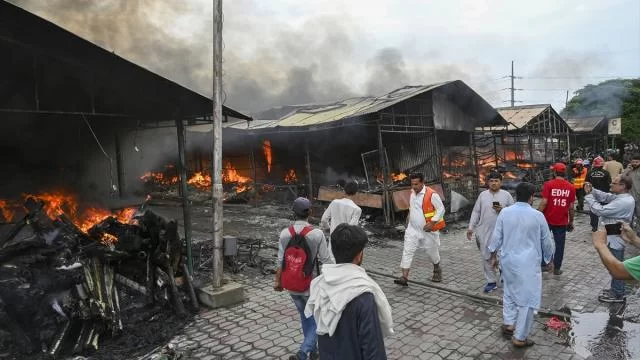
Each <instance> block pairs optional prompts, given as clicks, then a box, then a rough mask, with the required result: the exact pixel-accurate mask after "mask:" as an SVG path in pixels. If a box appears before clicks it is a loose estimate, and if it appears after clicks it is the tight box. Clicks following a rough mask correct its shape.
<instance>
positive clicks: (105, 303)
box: [0, 198, 198, 358]
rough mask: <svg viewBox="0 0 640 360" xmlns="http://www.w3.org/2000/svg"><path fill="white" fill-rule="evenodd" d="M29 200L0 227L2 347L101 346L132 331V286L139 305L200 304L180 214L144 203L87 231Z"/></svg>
mask: <svg viewBox="0 0 640 360" xmlns="http://www.w3.org/2000/svg"><path fill="white" fill-rule="evenodd" d="M24 207H25V209H26V215H25V216H24V217H23V218H22V219H21V220H19V221H18V222H16V223H14V224H12V225H10V226H5V227H4V228H3V229H2V230H3V231H1V232H0V348H2V349H14V350H15V352H17V353H23V354H33V353H36V352H43V353H45V354H46V355H48V357H50V358H60V357H61V356H62V355H63V354H88V353H92V352H95V351H97V350H98V349H99V346H100V343H101V341H102V340H103V339H105V338H114V337H117V336H119V335H122V334H126V333H127V328H126V327H125V326H124V325H123V323H124V324H127V321H123V315H122V314H123V310H122V308H123V297H127V298H130V296H129V295H128V292H127V291H130V292H135V293H137V294H140V295H141V298H142V299H143V300H142V305H141V306H140V307H142V306H145V305H163V304H167V306H168V307H169V308H171V310H172V311H173V312H174V313H175V314H177V315H178V316H182V317H184V315H186V310H185V306H184V304H183V299H185V298H186V299H188V301H189V303H190V304H191V307H192V308H194V309H197V307H198V303H197V299H196V297H195V292H194V290H193V286H192V283H191V279H190V277H189V276H188V272H187V271H186V265H184V264H183V263H182V260H183V258H182V241H181V240H180V237H179V236H178V226H177V223H176V221H174V220H171V221H170V220H167V219H165V218H163V217H161V216H158V215H157V214H155V213H154V212H153V211H151V210H149V209H145V208H144V205H143V206H142V207H141V208H140V209H138V211H137V212H136V213H135V215H134V216H133V218H132V219H131V221H129V222H128V223H124V222H121V221H119V220H118V219H117V218H116V217H107V218H106V219H104V220H102V221H100V222H99V223H97V224H96V225H94V226H93V227H91V228H90V229H89V230H88V231H86V232H85V231H83V230H82V229H80V228H79V227H78V226H76V225H75V224H74V223H73V222H72V221H70V220H69V218H68V217H67V216H66V215H65V214H64V213H59V214H57V215H56V216H53V217H51V215H50V214H47V212H46V211H45V204H44V202H42V201H40V200H38V199H36V198H28V199H27V200H26V202H25V203H24ZM178 273H181V274H182V277H183V279H184V281H182V282H183V283H184V285H185V286H184V287H185V288H186V291H184V292H183V291H181V290H180V289H179V281H178V280H179V279H180V278H179V277H178V275H177V274H178ZM123 290H127V291H123Z"/></svg>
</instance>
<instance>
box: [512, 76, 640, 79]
mask: <svg viewBox="0 0 640 360" xmlns="http://www.w3.org/2000/svg"><path fill="white" fill-rule="evenodd" d="M638 77H640V75H606V76H605V75H600V76H523V77H520V79H533V80H538V79H539V80H558V79H622V78H631V79H635V78H638Z"/></svg>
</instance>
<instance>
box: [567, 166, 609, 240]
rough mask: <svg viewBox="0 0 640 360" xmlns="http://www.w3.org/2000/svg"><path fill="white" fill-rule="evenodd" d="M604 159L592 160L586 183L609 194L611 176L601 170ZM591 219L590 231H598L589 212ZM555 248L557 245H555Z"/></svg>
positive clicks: (595, 220) (596, 218)
mask: <svg viewBox="0 0 640 360" xmlns="http://www.w3.org/2000/svg"><path fill="white" fill-rule="evenodd" d="M603 165H604V159H603V158H601V157H600V156H598V157H597V158H595V159H593V168H592V169H591V170H590V171H589V173H588V174H587V182H588V183H591V185H593V187H594V188H595V189H598V190H600V191H604V192H609V184H611V175H609V172H608V171H606V170H604V169H603ZM589 216H590V217H591V231H592V232H596V231H598V216H597V215H596V214H594V213H593V211H591V212H590V213H589ZM556 247H557V245H556Z"/></svg>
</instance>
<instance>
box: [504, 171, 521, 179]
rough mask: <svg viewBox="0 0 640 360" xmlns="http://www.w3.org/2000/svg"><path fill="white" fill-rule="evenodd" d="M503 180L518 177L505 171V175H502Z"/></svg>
mask: <svg viewBox="0 0 640 360" xmlns="http://www.w3.org/2000/svg"><path fill="white" fill-rule="evenodd" d="M504 178H505V179H517V178H518V177H517V176H516V174H514V173H512V172H511V171H507V172H506V173H504Z"/></svg>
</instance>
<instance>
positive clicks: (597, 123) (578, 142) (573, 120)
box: [567, 116, 619, 159]
mask: <svg viewBox="0 0 640 360" xmlns="http://www.w3.org/2000/svg"><path fill="white" fill-rule="evenodd" d="M612 120H615V119H612ZM618 120H619V119H618ZM608 124H609V120H608V119H607V118H606V117H604V116H591V117H570V118H568V119H567V125H569V128H571V130H572V134H571V143H572V144H573V146H572V147H573V151H572V156H571V157H572V158H573V159H577V158H581V159H589V158H592V159H593V158H595V157H596V156H598V155H599V154H604V152H605V151H606V150H607V149H609V146H610V145H611V144H609V131H608V130H609V129H608Z"/></svg>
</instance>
